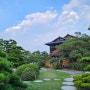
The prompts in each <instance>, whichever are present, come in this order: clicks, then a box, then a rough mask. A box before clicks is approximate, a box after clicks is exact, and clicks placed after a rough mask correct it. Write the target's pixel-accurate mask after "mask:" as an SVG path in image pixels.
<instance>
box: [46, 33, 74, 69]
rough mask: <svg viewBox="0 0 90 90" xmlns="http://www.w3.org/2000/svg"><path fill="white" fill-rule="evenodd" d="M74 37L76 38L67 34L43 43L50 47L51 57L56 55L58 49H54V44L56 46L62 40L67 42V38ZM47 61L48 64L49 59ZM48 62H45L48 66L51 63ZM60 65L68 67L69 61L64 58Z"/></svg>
mask: <svg viewBox="0 0 90 90" xmlns="http://www.w3.org/2000/svg"><path fill="white" fill-rule="evenodd" d="M74 38H76V37H75V36H72V35H70V34H67V35H66V36H64V37H57V38H56V39H54V40H53V41H51V42H48V43H46V44H45V45H48V46H49V47H50V56H51V57H57V53H58V50H56V46H58V45H60V44H62V43H64V42H67V41H68V40H71V39H74ZM48 63H49V64H50V62H49V61H48ZM49 64H46V65H47V66H48V67H50V66H51V64H50V65H49ZM62 66H64V67H69V61H68V60H67V61H65V60H64V62H62Z"/></svg>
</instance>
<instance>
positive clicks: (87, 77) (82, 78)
mask: <svg viewBox="0 0 90 90" xmlns="http://www.w3.org/2000/svg"><path fill="white" fill-rule="evenodd" d="M74 83H75V86H76V87H78V88H79V89H80V90H90V73H84V74H82V75H76V76H74Z"/></svg>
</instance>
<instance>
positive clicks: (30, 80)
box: [0, 32, 90, 90]
mask: <svg viewBox="0 0 90 90" xmlns="http://www.w3.org/2000/svg"><path fill="white" fill-rule="evenodd" d="M75 35H76V36H75V37H76V38H68V40H67V41H65V42H63V43H62V44H59V45H58V46H56V49H55V50H53V51H52V52H51V53H53V52H54V54H53V55H52V54H50V55H51V56H50V55H49V54H48V53H47V52H45V51H43V52H40V51H35V52H33V53H31V52H30V51H26V50H25V49H23V48H22V47H21V46H18V45H17V42H16V41H15V40H3V39H0V90H42V88H43V90H70V88H72V90H89V89H90V73H89V71H90V47H89V46H90V36H88V35H86V34H81V33H80V32H75ZM56 50H57V52H55V51H56ZM47 60H48V61H49V63H50V66H47V63H46V61H47ZM63 60H66V61H67V60H69V62H68V65H69V66H63V63H62V62H63Z"/></svg>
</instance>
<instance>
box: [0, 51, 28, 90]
mask: <svg viewBox="0 0 90 90" xmlns="http://www.w3.org/2000/svg"><path fill="white" fill-rule="evenodd" d="M26 87H27V85H26V84H24V83H23V82H22V81H21V80H20V78H19V77H18V76H17V75H15V74H14V73H13V70H12V63H11V62H9V61H8V60H7V54H6V53H5V52H4V51H3V50H2V49H0V90H20V89H23V90H24V89H25V88H26Z"/></svg>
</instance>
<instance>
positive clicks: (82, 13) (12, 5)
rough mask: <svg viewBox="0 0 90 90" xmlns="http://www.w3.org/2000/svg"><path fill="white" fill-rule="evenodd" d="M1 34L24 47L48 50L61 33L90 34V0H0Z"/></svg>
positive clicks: (34, 49) (0, 35)
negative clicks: (49, 45) (89, 29)
mask: <svg viewBox="0 0 90 90" xmlns="http://www.w3.org/2000/svg"><path fill="white" fill-rule="evenodd" d="M0 21H1V22H0V37H1V38H3V39H7V40H9V39H14V40H16V41H17V43H18V45H20V46H22V47H23V48H24V49H26V50H29V51H31V52H33V51H37V50H40V51H47V52H49V47H48V46H46V45H45V43H47V42H49V41H52V40H53V39H55V38H57V37H58V36H62V37H63V36H65V35H66V34H72V35H74V32H76V31H77V32H82V33H86V34H88V35H90V31H88V30H87V28H88V26H89V25H90V0H0Z"/></svg>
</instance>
